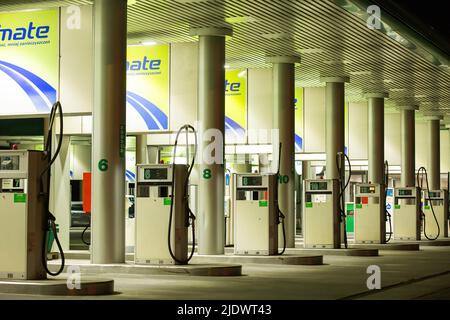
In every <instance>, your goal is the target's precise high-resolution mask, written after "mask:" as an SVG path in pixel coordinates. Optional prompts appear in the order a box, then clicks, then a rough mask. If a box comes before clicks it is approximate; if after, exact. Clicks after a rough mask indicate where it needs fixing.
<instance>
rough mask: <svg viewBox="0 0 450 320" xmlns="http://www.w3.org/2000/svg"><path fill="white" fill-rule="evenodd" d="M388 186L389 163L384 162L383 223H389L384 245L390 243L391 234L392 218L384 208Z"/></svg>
mask: <svg viewBox="0 0 450 320" xmlns="http://www.w3.org/2000/svg"><path fill="white" fill-rule="evenodd" d="M388 184H389V162H388V161H387V160H386V161H385V162H384V212H385V221H389V232H388V233H387V234H388V235H389V237H388V238H387V239H386V243H388V242H389V241H391V239H392V234H393V231H392V216H391V214H390V213H389V211H388V210H387V207H386V201H387V189H388Z"/></svg>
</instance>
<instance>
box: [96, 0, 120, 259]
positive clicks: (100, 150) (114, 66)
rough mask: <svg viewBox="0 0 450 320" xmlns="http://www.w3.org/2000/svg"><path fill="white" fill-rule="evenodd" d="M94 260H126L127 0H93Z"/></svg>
mask: <svg viewBox="0 0 450 320" xmlns="http://www.w3.org/2000/svg"><path fill="white" fill-rule="evenodd" d="M93 11H94V109H93V134H92V217H91V220H92V221H91V222H92V245H91V252H92V254H91V262H92V263H96V264H105V263H123V262H125V219H124V208H125V202H124V201H125V197H124V195H125V147H126V146H125V144H126V126H125V124H126V110H125V101H126V39H127V1H126V0H116V1H109V0H95V1H94V8H93Z"/></svg>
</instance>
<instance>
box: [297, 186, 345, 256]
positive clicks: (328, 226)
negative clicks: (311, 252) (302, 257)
mask: <svg viewBox="0 0 450 320" xmlns="http://www.w3.org/2000/svg"><path fill="white" fill-rule="evenodd" d="M304 190H305V193H304V201H303V203H304V210H303V215H304V216H303V235H304V246H305V248H334V249H338V248H340V247H341V230H340V224H341V217H340V213H339V210H338V201H339V196H338V195H339V180H338V179H314V180H305V182H304Z"/></svg>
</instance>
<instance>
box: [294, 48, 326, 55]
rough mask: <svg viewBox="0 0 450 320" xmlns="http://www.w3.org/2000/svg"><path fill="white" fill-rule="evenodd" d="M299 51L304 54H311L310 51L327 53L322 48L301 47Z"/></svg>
mask: <svg viewBox="0 0 450 320" xmlns="http://www.w3.org/2000/svg"><path fill="white" fill-rule="evenodd" d="M298 52H300V53H303V54H309V53H311V54H313V53H315V54H319V53H325V50H322V49H300V50H298Z"/></svg>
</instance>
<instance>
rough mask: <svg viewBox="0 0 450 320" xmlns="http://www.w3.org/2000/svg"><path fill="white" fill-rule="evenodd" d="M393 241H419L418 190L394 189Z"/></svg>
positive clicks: (411, 188) (415, 188)
mask: <svg viewBox="0 0 450 320" xmlns="http://www.w3.org/2000/svg"><path fill="white" fill-rule="evenodd" d="M394 218H395V219H394V239H395V240H420V188H417V187H402V188H395V189H394Z"/></svg>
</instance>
